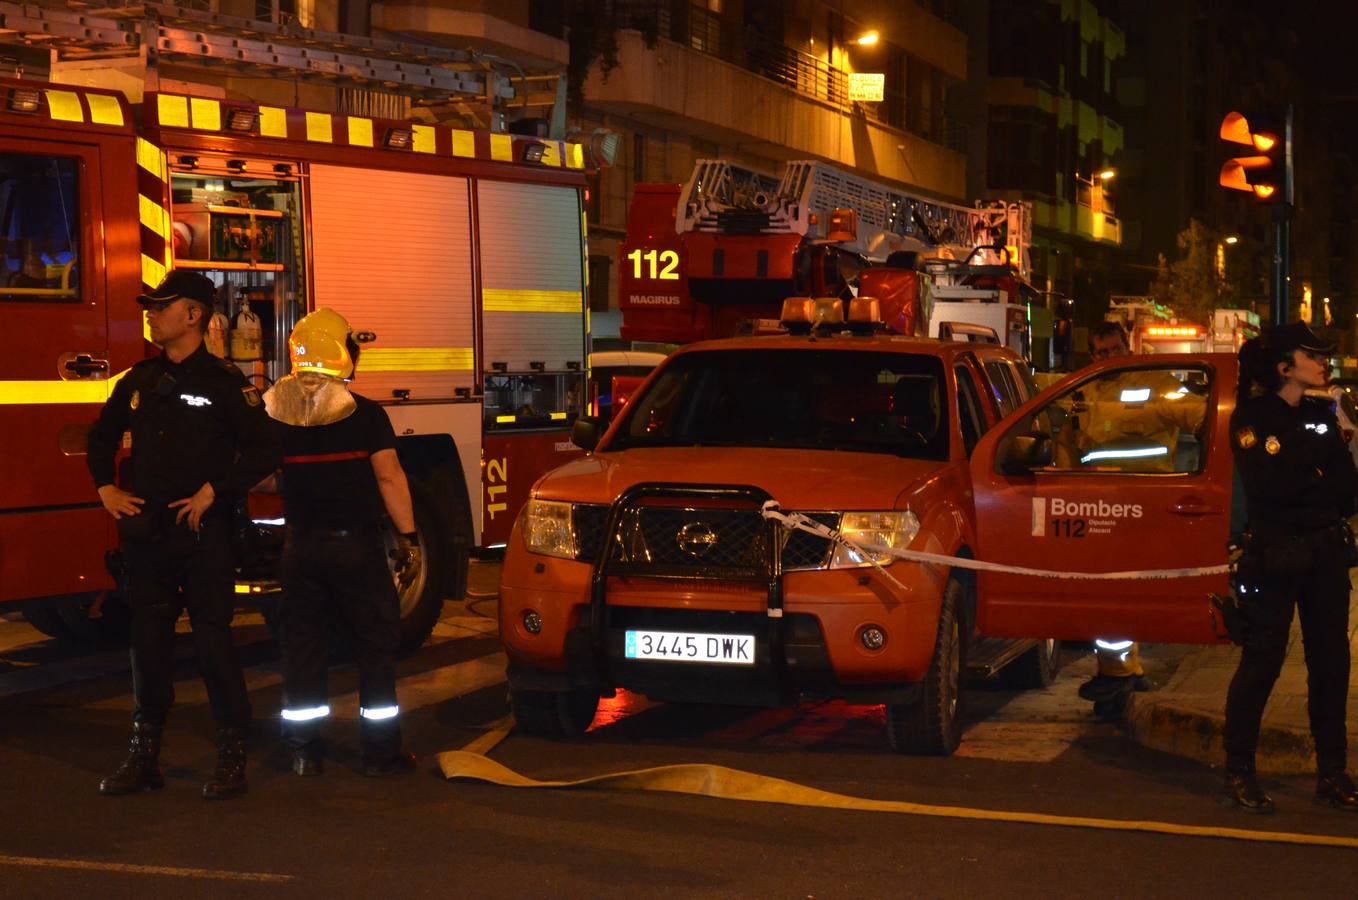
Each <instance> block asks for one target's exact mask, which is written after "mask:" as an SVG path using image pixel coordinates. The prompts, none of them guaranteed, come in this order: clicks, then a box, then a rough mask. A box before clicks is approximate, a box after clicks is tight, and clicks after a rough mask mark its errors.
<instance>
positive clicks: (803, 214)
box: [675, 159, 1032, 274]
mask: <svg viewBox="0 0 1358 900" xmlns="http://www.w3.org/2000/svg"><path fill="white" fill-rule="evenodd" d="M838 209H849V210H853V211H854V212H855V213H857V215H858V231H857V236H856V238H855V239H854V240H852V241H843V242H839V243H841V245H842V246H845V247H846V248H847V249H851V250H854V251H856V252H859V253H862V254H863V255H864V256H866V257H867V258H869V259H871V260H873V261H875V262H881V261H882V260H884V259H885V258H886V257H887V255H889V254H890V253H891V252H892V251H894V250H923V249H927V248H938V247H942V248H947V249H948V250H949V251H951V252H952V254H953V255H955V256H957V257H958V258H959V259H966V258H967V257H968V256H969V255H970V253H971V251H972V249H973V247H974V246H976V243H977V240H976V236H977V235H978V234H990V235H993V234H998V233H1001V232H1002V233H1004V234H1005V235H1007V241H1008V243H1009V244H1010V245H1011V246H1012V247H1014V248H1015V249H1016V250H1017V251H1018V252H1017V254H1016V255H1017V257H1018V259H1015V260H1014V261H1013V264H1014V265H1015V266H1017V267H1018V268H1019V269H1020V271H1021V272H1023V273H1024V274H1026V272H1027V248H1028V245H1029V243H1030V241H1031V239H1032V215H1031V212H1030V209H1029V207H1028V205H1027V204H1020V203H1008V204H1006V203H1003V202H997V203H992V204H989V205H985V206H982V205H979V204H978V205H977V206H974V207H973V206H961V205H959V204H954V203H946V202H944V201H941V200H933V199H929V198H926V197H920V196H917V195H914V194H909V193H906V192H904V191H900V190H898V189H896V188H893V187H889V186H887V185H884V184H881V183H879V182H875V181H872V180H870V179H867V178H863V177H861V176H859V175H855V174H853V173H851V172H847V171H845V170H843V169H839V168H836V167H834V166H831V165H829V164H827V163H823V162H818V161H815V160H798V161H794V162H789V163H788V164H787V166H786V168H785V169H784V170H783V175H782V177H781V178H780V179H778V180H777V182H776V184H775V182H774V179H773V178H772V177H771V176H768V175H764V174H762V173H759V172H755V171H753V170H750V169H743V168H740V167H738V166H733V165H732V164H731V163H729V162H726V161H725V160H711V159H704V160H699V161H698V162H697V164H696V165H695V166H694V169H693V174H692V175H691V176H690V177H689V180H688V183H687V184H685V185H684V189H683V191H682V192H681V193H680V196H679V204H678V209H677V210H676V222H675V228H676V229H677V230H678V231H679V233H681V234H682V233H684V232H686V231H705V232H715V233H718V234H786V233H795V234H800V235H803V236H808V237H811V238H818V237H821V236H823V235H824V234H825V231H824V228H825V225H826V224H827V223H828V222H829V221H830V216H831V214H832V213H833V212H834V211H835V210H838Z"/></svg>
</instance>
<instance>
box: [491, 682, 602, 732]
mask: <svg viewBox="0 0 1358 900" xmlns="http://www.w3.org/2000/svg"><path fill="white" fill-rule="evenodd" d="M509 708H510V710H511V711H512V712H513V713H514V725H515V727H516V728H517V729H518V730H519V731H521V732H523V733H524V734H531V735H537V736H540V737H579V736H580V735H582V734H584V733H585V731H586V730H588V729H589V726H590V723H591V722H593V721H594V714H595V713H596V712H597V711H598V709H599V692H598V690H597V689H595V688H592V687H578V688H572V689H571V690H568V691H516V690H514V689H513V688H510V689H509Z"/></svg>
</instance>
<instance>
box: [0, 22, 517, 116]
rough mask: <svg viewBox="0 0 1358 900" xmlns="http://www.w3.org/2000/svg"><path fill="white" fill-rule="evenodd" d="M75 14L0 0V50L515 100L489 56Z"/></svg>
mask: <svg viewBox="0 0 1358 900" xmlns="http://www.w3.org/2000/svg"><path fill="white" fill-rule="evenodd" d="M75 6H77V4H68V3H67V2H66V0H30V2H26V3H15V2H10V0H0V44H8V45H11V46H14V45H18V46H21V47H27V48H35V49H38V50H40V51H45V50H48V49H50V50H52V51H55V54H56V59H58V60H59V61H72V62H73V61H78V60H95V59H118V58H136V57H137V56H139V55H140V54H142V53H144V54H145V56H146V61H147V69H148V78H149V77H151V73H152V72H153V71H154V68H155V66H156V64H157V63H158V62H165V63H173V64H175V65H187V66H202V67H211V68H213V69H220V68H222V67H233V68H236V69H238V70H240V71H242V72H247V73H250V74H256V75H258V74H271V75H275V76H278V77H283V78H295V79H300V80H305V81H308V82H321V83H325V84H328V85H330V86H332V87H340V88H350V89H366V90H368V91H386V92H391V93H397V94H400V95H402V96H405V97H410V98H412V99H415V100H419V101H423V102H428V103H446V102H448V101H449V99H450V97H452V98H457V97H466V98H479V100H480V101H482V102H484V103H487V104H489V105H490V106H491V107H492V108H499V107H502V106H503V105H504V103H505V101H508V100H510V99H511V98H514V97H515V96H516V92H515V89H514V85H513V81H512V80H511V78H510V77H509V76H508V75H506V74H503V73H501V72H498V71H495V70H494V68H493V63H494V62H495V58H494V57H490V56H487V55H484V54H478V53H476V52H474V51H462V50H452V49H449V48H446V47H432V46H425V45H419V44H410V43H405V42H398V41H389V40H381V39H376V38H369V37H363V36H358V35H349V34H336V33H331V32H325V31H317V30H313V29H308V28H300V27H295V26H294V25H291V24H289V25H274V24H272V23H270V22H267V21H260V20H255V19H243V18H237V17H233V16H225V15H218V14H215V13H211V12H206V11H202V10H199V9H192V8H187V7H181V6H174V5H171V4H165V3H120V2H113V0H109V2H105V3H102V4H101V3H97V2H89V3H81V4H78V6H79V7H80V8H78V9H77V8H73V7H75ZM4 56H5V53H4V52H3V50H0V58H3V57H4ZM35 56H36V55H35ZM23 58H24V57H23V56H22V55H21V56H19V57H18V61H22V60H23ZM39 58H41V57H39ZM15 63H16V60H15V59H11V60H10V61H9V64H10V65H11V66H13V65H15ZM42 65H43V64H42V63H41V62H39V63H36V64H32V63H31V64H30V66H31V67H33V68H40V67H41V66H42ZM35 74H36V73H35ZM518 78H519V80H520V81H521V83H522V84H523V85H524V86H525V91H526V90H527V81H528V79H527V76H525V75H523V73H522V72H521V71H520V72H519V73H518ZM152 84H153V82H152ZM148 86H152V85H148ZM539 93H541V92H539ZM538 99H539V100H540V99H541V98H540V97H539V98H538ZM524 100H526V96H525V98H521V99H520V100H519V101H516V105H517V104H519V103H522V102H523V101H524Z"/></svg>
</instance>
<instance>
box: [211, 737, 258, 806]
mask: <svg viewBox="0 0 1358 900" xmlns="http://www.w3.org/2000/svg"><path fill="white" fill-rule="evenodd" d="M249 788H250V786H249V785H248V784H246V782H245V729H244V728H221V729H218V731H217V771H216V773H215V774H214V775H213V776H212V780H211V781H209V782H208V783H207V784H205V785H203V799H204V800H229V799H231V798H232V797H239V796H240V795H241V794H244V793H245V792H246V791H247V790H249Z"/></svg>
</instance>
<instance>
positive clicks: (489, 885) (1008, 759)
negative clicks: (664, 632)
mask: <svg viewBox="0 0 1358 900" xmlns="http://www.w3.org/2000/svg"><path fill="white" fill-rule="evenodd" d="M494 576H495V572H494V566H493V565H487V564H479V565H477V566H475V567H474V576H473V587H474V588H476V589H479V590H482V591H485V590H489V589H490V586H491V585H493V583H494ZM493 615H494V604H493V603H487V602H473V603H471V604H469V605H467V604H448V606H447V607H446V609H445V616H444V618H443V621H442V622H441V623H440V625H439V627H438V629H437V631H436V634H435V636H434V639H433V641H432V642H431V643H430V644H429V645H428V646H427V647H425V648H424V649H423V650H422V651H421V652H420V653H418V654H416V655H415V656H413V657H412V658H410V659H407V660H404V661H403V662H402V663H401V665H400V676H401V683H400V693H401V703H402V707H403V710H404V713H403V727H404V728H405V732H406V737H407V743H408V745H409V746H410V748H411V749H413V750H415V751H416V752H417V753H418V754H419V755H420V759H421V764H420V769H419V771H418V772H416V773H415V774H412V775H408V776H401V777H396V778H387V779H369V778H364V777H362V776H361V775H360V774H358V773H357V772H356V770H355V767H356V764H357V761H358V759H357V756H358V749H359V748H358V740H357V737H358V735H357V731H358V728H357V722H356V720H355V719H356V710H355V703H354V696H353V691H354V690H355V689H356V678H355V675H354V673H353V671H352V670H351V669H350V668H349V667H347V666H339V667H337V668H336V669H335V670H334V671H333V672H332V674H331V685H332V687H331V689H332V696H333V697H334V698H335V700H334V702H333V703H332V705H333V706H334V707H335V710H336V714H335V716H334V717H333V720H332V722H331V724H330V737H331V743H332V759H331V761H330V764H329V766H328V768H327V770H326V774H325V775H324V776H322V777H321V778H315V779H301V778H297V777H295V776H293V775H291V774H290V773H289V772H288V771H287V769H286V762H287V758H286V755H285V754H283V753H282V752H281V750H280V748H279V746H278V743H277V740H276V733H277V718H276V716H277V712H276V711H277V709H278V701H279V685H278V670H277V652H276V648H275V647H274V645H273V643H272V641H271V640H270V639H269V638H268V633H267V631H266V629H265V628H264V627H263V625H262V623H260V621H259V620H258V618H257V617H255V616H252V615H249V614H248V613H242V614H241V615H240V616H239V617H238V626H237V635H238V642H239V644H240V645H241V647H242V655H243V658H244V660H245V663H246V665H247V667H248V669H247V677H248V681H249V685H250V688H251V697H252V701H253V703H254V706H255V710H256V715H257V718H258V721H257V726H256V730H255V734H254V736H253V739H252V750H253V756H252V759H251V769H250V782H251V791H250V793H249V795H248V796H246V797H244V798H242V799H240V800H236V801H231V802H226V803H216V804H213V803H207V802H205V801H203V800H202V799H201V798H200V796H199V787H200V785H201V782H202V780H203V778H204V777H205V776H206V775H207V774H208V773H209V772H210V771H211V767H212V763H213V758H214V756H213V754H214V750H213V747H212V743H211V728H212V725H211V721H210V716H209V713H208V709H207V706H206V697H205V695H204V693H203V690H202V687H201V683H200V682H199V681H198V680H197V678H196V676H195V674H194V672H193V669H192V664H191V662H189V647H188V644H187V642H185V643H184V644H183V646H182V647H181V651H182V654H183V662H182V665H181V666H180V670H179V673H178V677H179V681H178V682H177V696H178V706H177V708H176V712H175V715H174V717H173V719H172V721H171V725H170V728H169V730H168V734H167V738H166V747H165V751H164V755H163V763H164V765H165V769H166V777H167V782H168V783H167V786H166V788H165V790H163V791H160V792H156V793H150V794H143V795H139V796H134V797H127V798H105V797H100V796H98V795H97V793H96V790H95V789H96V785H97V783H98V780H99V778H100V777H101V776H102V775H103V774H106V773H107V772H108V771H109V770H111V769H112V768H113V767H114V766H115V765H116V764H117V762H118V760H119V759H120V757H121V753H122V748H123V746H124V744H125V741H126V733H127V722H128V713H129V711H130V709H131V697H130V679H129V678H128V674H127V662H126V653H125V651H120V650H116V649H110V650H103V651H95V652H75V651H71V650H68V649H65V648H62V647H58V646H54V645H53V644H52V642H49V641H45V640H42V639H41V636H40V635H37V634H36V633H35V632H33V631H32V630H31V629H29V628H28V627H27V626H26V625H25V624H23V623H21V622H18V621H14V617H12V616H9V617H6V618H5V619H3V620H0V812H3V813H4V820H3V822H2V823H0V896H3V897H6V898H8V897H53V896H71V895H81V894H84V895H88V896H100V897H120V896H138V897H144V896H146V895H148V894H157V895H173V896H176V897H198V896H231V897H256V896H259V897H318V896H337V897H363V896H381V897H391V896H401V897H417V896H437V897H448V896H455V897H534V896H550V897H590V898H594V897H615V896H616V897H635V896H638V895H646V894H652V895H662V896H685V897H797V898H805V897H855V898H859V897H887V896H890V897H913V896H921V897H987V896H1004V897H1011V896H1018V897H1026V896H1034V897H1039V896H1040V897H1045V898H1050V897H1065V896H1080V897H1087V896H1089V895H1091V894H1093V895H1098V896H1100V897H1121V896H1166V897H1178V896H1195V897H1196V896H1201V895H1203V894H1209V893H1214V894H1222V895H1242V896H1265V895H1267V896H1274V897H1290V896H1315V895H1320V894H1326V895H1339V896H1343V895H1346V894H1347V893H1349V892H1350V891H1351V889H1352V877H1353V873H1354V872H1355V871H1358V849H1345V848H1330V847H1311V846H1293V845H1289V844H1285V843H1276V842H1273V841H1260V840H1248V839H1224V838H1221V837H1204V836H1197V835H1192V834H1184V833H1164V834H1162V833H1138V832H1126V831H1115V830H1107V829H1104V828H1099V827H1089V826H1088V825H1087V824H1086V825H1082V826H1071V825H1053V824H1034V823H1033V822H1031V821H1028V822H1007V821H993V820H985V819H981V820H978V819H972V818H963V817H960V816H970V815H974V814H975V813H974V812H969V811H975V810H981V811H1002V812H1016V813H1025V814H1026V813H1038V814H1050V815H1054V816H1066V817H1088V818H1092V819H1099V820H1145V821H1150V822H1157V823H1166V827H1167V828H1168V829H1169V830H1171V831H1173V830H1174V829H1182V827H1183V826H1189V827H1194V826H1202V827H1207V828H1227V829H1249V830H1252V833H1253V835H1254V836H1255V837H1260V836H1261V835H1260V833H1261V832H1265V831H1275V832H1281V833H1284V834H1289V835H1295V834H1311V835H1334V836H1340V837H1343V838H1347V839H1349V840H1352V839H1354V838H1358V817H1354V816H1352V815H1346V814H1344V813H1340V812H1336V811H1331V810H1328V809H1321V808H1317V807H1314V806H1313V805H1312V804H1311V800H1310V791H1311V788H1312V784H1311V782H1310V780H1309V779H1307V778H1296V779H1287V778H1284V779H1275V780H1271V781H1269V782H1268V787H1269V788H1270V789H1271V790H1272V791H1273V793H1274V796H1275V799H1277V800H1278V802H1279V806H1280V808H1281V811H1280V813H1279V814H1278V815H1276V816H1273V817H1250V816H1244V815H1241V814H1239V813H1236V812H1234V811H1232V810H1228V809H1224V808H1222V807H1221V806H1220V805H1219V804H1218V802H1217V788H1218V785H1219V783H1220V773H1219V772H1218V771H1216V770H1213V769H1209V768H1206V767H1203V766H1200V765H1197V764H1194V763H1189V762H1186V761H1183V760H1180V759H1177V758H1175V757H1170V756H1165V755H1161V754H1157V753H1153V752H1150V751H1147V750H1144V749H1142V748H1140V747H1137V746H1136V745H1134V744H1132V743H1131V742H1130V741H1129V740H1128V739H1127V738H1126V737H1125V736H1124V735H1123V734H1122V733H1121V731H1120V729H1119V727H1118V726H1116V725H1111V724H1106V723H1099V722H1095V721H1094V720H1093V718H1092V716H1091V714H1090V710H1089V704H1087V703H1085V702H1083V701H1081V700H1079V699H1078V698H1077V697H1076V695H1075V691H1076V688H1077V687H1078V685H1079V683H1080V682H1081V681H1082V680H1083V679H1084V678H1085V677H1087V676H1088V675H1089V674H1090V673H1091V672H1092V666H1093V664H1092V660H1091V659H1090V658H1089V657H1088V656H1087V655H1084V654H1079V653H1075V652H1067V654H1066V665H1065V666H1064V668H1063V670H1062V673H1061V676H1060V678H1059V679H1058V681H1057V683H1056V684H1055V685H1053V687H1052V688H1050V689H1048V690H1045V691H1037V692H1026V693H1020V692H1017V691H1013V690H1009V689H1006V688H1005V687H1004V686H1003V685H987V686H983V687H980V688H977V689H975V690H973V691H971V692H970V695H969V700H970V702H971V707H970V713H969V718H968V721H969V726H968V730H967V732H966V737H965V738H964V741H963V745H962V748H961V750H960V751H959V752H958V754H957V755H956V756H954V757H951V758H947V759H924V758H904V757H899V756H896V755H894V754H892V753H891V752H890V751H889V750H888V749H887V748H886V743H885V738H884V737H883V734H882V731H881V713H880V710H878V709H876V708H872V707H848V706H845V705H843V704H838V703H820V704H808V705H804V706H802V707H799V708H797V709H792V710H748V709H728V708H722V707H716V706H696V705H666V704H652V703H649V702H648V701H646V700H645V699H644V698H640V697H636V696H630V695H625V694H622V695H619V697H618V698H617V699H616V700H614V701H610V702H607V703H605V705H604V706H603V708H601V711H600V715H599V717H598V718H597V719H596V721H595V726H594V728H593V730H591V732H590V733H589V734H588V735H586V736H585V737H584V738H583V739H580V740H574V741H546V740H541V739H536V738H528V737H522V736H518V735H515V734H513V733H512V732H511V733H509V734H508V735H507V736H504V737H503V739H502V740H500V741H499V742H498V743H496V744H495V745H494V746H493V748H491V749H490V750H489V756H490V757H491V758H492V759H494V760H496V761H498V762H500V763H502V764H503V765H506V766H508V767H510V768H511V769H513V770H515V771H517V772H519V773H522V774H524V775H526V776H529V777H531V778H534V779H541V780H550V779H562V780H570V779H578V778H584V777H588V776H592V775H601V774H606V773H610V772H619V771H627V770H635V769H643V768H647V767H654V766H663V765H669V764H685V763H705V764H713V765H720V766H727V767H731V768H733V769H738V770H742V771H745V772H751V773H758V774H763V775H767V776H773V777H776V778H780V779H786V780H787V781H789V782H793V783H795V784H797V785H801V786H806V787H811V788H817V789H820V790H822V791H827V792H833V793H835V794H840V795H848V796H852V797H859V798H871V799H877V800H887V801H908V802H911V803H914V804H920V805H923V806H924V807H925V808H923V809H919V808H917V809H915V810H913V811H907V812H901V811H880V812H866V811H846V810H843V809H831V808H825V807H823V806H814V805H812V806H801V805H789V804H779V803H765V802H752V801H749V800H728V799H712V798H710V797H699V796H692V795H684V794H675V793H664V792H653V791H641V790H630V789H622V790H620V789H605V788H587V789H573V790H561V789H530V788H505V787H499V786H494V785H489V784H483V783H472V782H462V781H452V782H450V781H447V780H445V779H444V778H443V776H442V774H441V773H440V772H439V770H438V767H437V762H436V755H437V754H438V753H439V752H440V751H443V750H450V749H457V748H460V747H462V746H465V745H467V744H468V743H470V742H472V741H474V740H477V739H478V738H483V737H485V736H487V735H491V736H495V735H498V733H499V732H498V730H497V729H499V728H500V727H501V726H503V725H504V724H506V723H505V716H506V715H507V705H506V702H505V686H504V682H503V664H504V663H503V657H502V656H501V655H500V653H499V650H498V645H497V642H496V639H495V635H494V621H493V618H491V617H492V616H493ZM1148 657H1149V660H1150V666H1151V671H1152V674H1153V675H1156V674H1159V675H1160V676H1162V677H1163V675H1164V674H1165V672H1166V671H1167V670H1168V669H1169V668H1170V667H1172V666H1173V665H1174V663H1175V661H1176V659H1177V657H1176V654H1175V652H1174V650H1173V648H1164V649H1161V650H1156V649H1155V648H1152V649H1151V651H1150V652H1149V653H1148ZM937 807H943V808H944V809H938V808H937ZM959 810H960V811H961V812H959ZM921 813H928V814H921ZM1249 836H1250V835H1249V834H1246V835H1245V837H1247V838H1248V837H1249Z"/></svg>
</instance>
